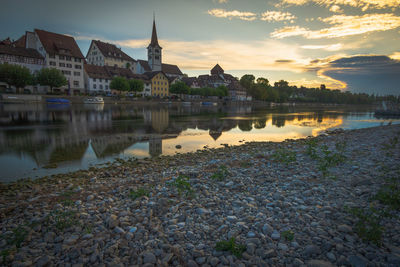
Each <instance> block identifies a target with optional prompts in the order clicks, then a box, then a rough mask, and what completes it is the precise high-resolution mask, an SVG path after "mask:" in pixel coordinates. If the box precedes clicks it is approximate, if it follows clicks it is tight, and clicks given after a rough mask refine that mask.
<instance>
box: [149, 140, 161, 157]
mask: <svg viewBox="0 0 400 267" xmlns="http://www.w3.org/2000/svg"><path fill="white" fill-rule="evenodd" d="M161 153H162V139H161V135H159V134H153V135H151V136H150V139H149V154H150V156H152V157H158V156H159V155H161Z"/></svg>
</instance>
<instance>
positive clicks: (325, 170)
mask: <svg viewBox="0 0 400 267" xmlns="http://www.w3.org/2000/svg"><path fill="white" fill-rule="evenodd" d="M336 147H337V148H338V147H339V148H341V146H340V145H338V144H336ZM320 154H321V155H320V156H319V157H318V159H317V161H318V163H317V167H318V169H319V170H320V171H321V172H322V174H323V176H327V175H328V174H329V168H331V167H335V166H338V165H339V164H341V163H343V162H344V161H345V160H346V156H345V155H344V154H343V150H341V149H340V150H337V151H332V150H329V149H328V146H327V145H323V146H321V151H320Z"/></svg>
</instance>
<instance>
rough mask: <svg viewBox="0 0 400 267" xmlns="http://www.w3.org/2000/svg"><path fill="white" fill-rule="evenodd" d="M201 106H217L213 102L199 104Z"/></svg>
mask: <svg viewBox="0 0 400 267" xmlns="http://www.w3.org/2000/svg"><path fill="white" fill-rule="evenodd" d="M201 104H202V105H203V106H217V105H218V104H217V103H215V102H201Z"/></svg>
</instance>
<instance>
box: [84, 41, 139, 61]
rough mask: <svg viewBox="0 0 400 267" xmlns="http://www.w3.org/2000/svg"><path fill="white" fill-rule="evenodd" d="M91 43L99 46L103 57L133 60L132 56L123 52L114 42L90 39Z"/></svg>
mask: <svg viewBox="0 0 400 267" xmlns="http://www.w3.org/2000/svg"><path fill="white" fill-rule="evenodd" d="M92 43H95V44H96V46H97V47H98V48H99V50H100V51H101V53H102V54H103V56H105V57H112V58H119V59H123V60H126V61H135V60H134V59H133V58H131V57H130V56H128V55H127V54H125V53H124V52H123V51H122V50H121V49H119V48H118V47H117V46H115V45H114V44H110V43H105V42H102V41H100V40H92Z"/></svg>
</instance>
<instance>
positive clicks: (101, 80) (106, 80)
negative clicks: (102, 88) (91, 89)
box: [93, 78, 108, 83]
mask: <svg viewBox="0 0 400 267" xmlns="http://www.w3.org/2000/svg"><path fill="white" fill-rule="evenodd" d="M96 81H97V79H96V78H93V82H96ZM104 81H105V82H106V83H108V79H104ZM99 82H103V79H100V78H99Z"/></svg>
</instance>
